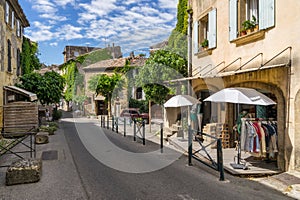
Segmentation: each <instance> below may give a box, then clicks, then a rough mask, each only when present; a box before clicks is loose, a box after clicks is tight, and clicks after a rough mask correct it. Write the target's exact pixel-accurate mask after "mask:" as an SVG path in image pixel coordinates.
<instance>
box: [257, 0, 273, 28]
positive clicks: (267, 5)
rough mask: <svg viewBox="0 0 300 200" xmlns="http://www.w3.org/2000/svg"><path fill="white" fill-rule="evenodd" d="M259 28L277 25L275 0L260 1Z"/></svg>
mask: <svg viewBox="0 0 300 200" xmlns="http://www.w3.org/2000/svg"><path fill="white" fill-rule="evenodd" d="M258 7H259V29H266V28H269V27H272V26H275V0H260V1H259V6H258Z"/></svg>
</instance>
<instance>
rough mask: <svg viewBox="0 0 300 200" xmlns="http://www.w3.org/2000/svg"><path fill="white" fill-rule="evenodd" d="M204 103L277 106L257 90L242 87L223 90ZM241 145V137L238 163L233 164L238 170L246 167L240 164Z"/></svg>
mask: <svg viewBox="0 0 300 200" xmlns="http://www.w3.org/2000/svg"><path fill="white" fill-rule="evenodd" d="M203 101H211V102H215V103H218V102H220V103H234V104H250V105H263V106H268V105H273V104H276V102H274V101H273V100H272V99H270V98H269V97H267V96H265V95H264V94H262V93H260V92H258V91H256V90H255V89H251V88H242V87H236V88H225V89H222V90H220V91H218V92H216V93H214V94H213V95H211V96H209V97H208V98H206V99H204V100H203ZM238 108H239V106H238ZM238 113H239V111H238ZM240 143H241V142H240V137H239V145H238V156H237V158H238V162H237V164H231V166H232V167H233V168H237V169H243V168H244V167H245V166H244V165H241V164H240V158H241V146H240V145H241V144H240Z"/></svg>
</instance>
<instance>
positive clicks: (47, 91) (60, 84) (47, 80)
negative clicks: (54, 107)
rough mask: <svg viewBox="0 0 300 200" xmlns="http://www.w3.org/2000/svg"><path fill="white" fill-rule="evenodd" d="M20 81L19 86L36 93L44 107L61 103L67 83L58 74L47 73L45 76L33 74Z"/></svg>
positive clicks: (24, 76)
mask: <svg viewBox="0 0 300 200" xmlns="http://www.w3.org/2000/svg"><path fill="white" fill-rule="evenodd" d="M20 80H21V83H20V84H17V86H18V87H21V88H23V89H25V90H28V91H30V92H33V93H35V94H36V95H37V97H38V99H39V101H40V102H41V104H43V105H45V104H47V105H48V104H52V103H59V101H60V98H61V97H62V92H63V89H64V83H65V81H64V78H63V77H62V76H61V75H59V74H58V73H57V72H54V71H51V72H46V73H45V74H44V75H41V74H38V73H35V72H33V73H29V74H25V75H23V76H22V77H20Z"/></svg>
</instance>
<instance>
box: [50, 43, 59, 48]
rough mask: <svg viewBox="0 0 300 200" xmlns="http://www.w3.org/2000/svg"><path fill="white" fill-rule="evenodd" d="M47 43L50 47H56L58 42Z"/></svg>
mask: <svg viewBox="0 0 300 200" xmlns="http://www.w3.org/2000/svg"><path fill="white" fill-rule="evenodd" d="M49 45H50V46H52V47H56V46H58V43H57V42H52V43H50V44H49Z"/></svg>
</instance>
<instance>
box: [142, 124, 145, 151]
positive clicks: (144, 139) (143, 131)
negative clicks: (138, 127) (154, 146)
mask: <svg viewBox="0 0 300 200" xmlns="http://www.w3.org/2000/svg"><path fill="white" fill-rule="evenodd" d="M142 123H143V124H142V125H143V145H145V144H146V138H145V120H143V122H142Z"/></svg>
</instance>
